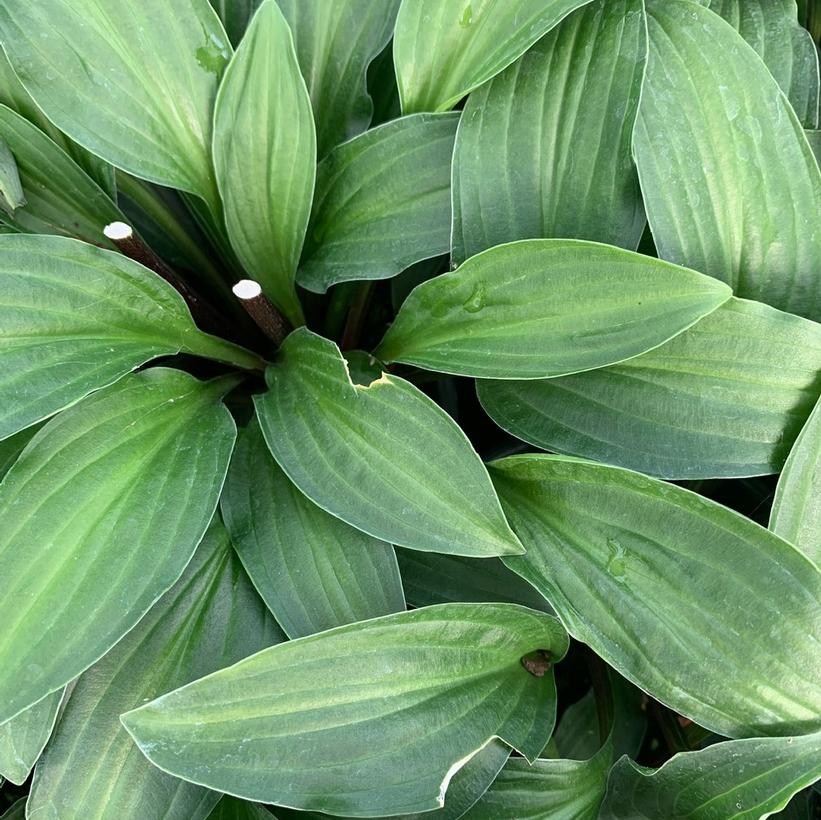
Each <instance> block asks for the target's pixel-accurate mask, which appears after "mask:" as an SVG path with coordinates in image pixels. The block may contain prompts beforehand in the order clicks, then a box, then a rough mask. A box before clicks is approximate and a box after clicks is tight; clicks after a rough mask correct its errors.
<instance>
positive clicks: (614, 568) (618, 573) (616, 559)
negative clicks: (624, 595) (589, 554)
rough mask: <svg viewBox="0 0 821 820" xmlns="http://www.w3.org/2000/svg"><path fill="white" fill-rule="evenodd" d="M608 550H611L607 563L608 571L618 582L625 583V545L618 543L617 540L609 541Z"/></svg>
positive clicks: (611, 539)
mask: <svg viewBox="0 0 821 820" xmlns="http://www.w3.org/2000/svg"><path fill="white" fill-rule="evenodd" d="M607 548H608V549H609V550H610V558H609V560H608V561H607V571H608V572H609V573H610V575H612V576H613V577H614V578H615V579H616V580H617V581H623V580H624V576H625V574H626V572H627V550H626V549H625V547H624V545H623V544H621V543H619V542H618V541H616V539H615V538H608V539H607Z"/></svg>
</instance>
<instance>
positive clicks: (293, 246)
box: [214, 0, 316, 324]
mask: <svg viewBox="0 0 821 820" xmlns="http://www.w3.org/2000/svg"><path fill="white" fill-rule="evenodd" d="M315 163H316V138H315V135H314V121H313V116H312V114H311V101H310V100H309V98H308V92H307V91H306V89H305V83H304V82H303V80H302V76H301V74H300V73H299V65H298V64H297V61H296V54H295V52H294V44H293V40H292V39H291V32H290V30H289V29H288V24H287V23H286V22H285V18H284V17H283V16H282V14H281V12H280V11H279V8H278V7H277V4H276V3H275V2H274V0H266V2H264V3H263V4H262V5H261V6H260V8H259V10H258V11H257V13H256V15H255V16H254V19H253V20H252V22H251V25H250V26H249V28H248V31H247V32H246V34H245V37H244V38H243V40H242V43H241V45H240V47H239V49H238V50H237V53H236V54H235V55H234V59H233V60H232V61H231V64H230V65H229V66H228V70H227V71H226V72H225V78H224V80H223V82H222V85H221V86H220V90H219V95H218V97H217V104H216V113H215V116H214V167H215V168H216V173H217V183H218V185H219V190H220V194H221V195H222V199H223V202H224V203H225V223H226V226H227V228H228V236H229V237H230V239H231V245H232V246H233V248H234V251H235V252H236V254H237V256H238V257H239V260H240V262H242V265H243V267H244V268H245V269H246V271H248V273H249V274H250V275H251V276H252V277H253V278H254V279H257V280H258V281H259V282H260V284H261V285H262V286H263V288H264V290H265V292H266V293H267V295H268V296H269V297H270V298H271V299H272V300H273V301H274V302H275V303H276V305H277V307H279V308H280V310H282V311H283V312H284V313H285V314H286V315H287V316H288V318H289V319H290V320H291V321H292V322H293V323H294V324H301V322H302V308H301V307H300V305H299V299H297V295H296V291H295V289H294V276H295V274H296V268H297V263H298V262H299V254H300V251H301V250H302V242H303V240H304V238H305V229H306V227H307V225H308V217H309V216H310V213H311V195H312V193H313V188H314V173H315Z"/></svg>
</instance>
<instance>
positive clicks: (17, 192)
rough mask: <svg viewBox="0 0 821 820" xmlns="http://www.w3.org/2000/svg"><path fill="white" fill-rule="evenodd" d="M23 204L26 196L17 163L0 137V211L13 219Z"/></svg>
mask: <svg viewBox="0 0 821 820" xmlns="http://www.w3.org/2000/svg"><path fill="white" fill-rule="evenodd" d="M25 204H26V195H25V193H24V192H23V184H22V183H21V182H20V171H19V170H18V168H17V162H16V161H15V159H14V154H12V152H11V149H10V148H9V144H8V143H7V142H6V140H5V139H4V138H3V136H2V135H0V211H4V212H5V214H6V216H12V217H13V216H14V212H15V211H16V210H17V209H18V208H21V207H22V206H23V205H25ZM4 221H6V222H7V220H4Z"/></svg>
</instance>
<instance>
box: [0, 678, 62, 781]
mask: <svg viewBox="0 0 821 820" xmlns="http://www.w3.org/2000/svg"><path fill="white" fill-rule="evenodd" d="M62 699H63V690H62V689H58V690H57V691H56V692H52V693H51V694H50V695H46V697H44V698H43V699H42V700H41V701H40V702H39V703H35V704H34V706H30V707H29V708H28V709H26V710H25V712H21V713H20V714H19V715H17V717H15V718H12V719H11V720H8V721H6V722H5V723H3V724H0V775H2V776H3V777H5V778H6V779H7V780H10V781H11V782H12V783H16V784H18V785H20V784H22V783H25V781H26V780H27V779H28V776H29V774H31V770H32V769H33V768H34V764H35V763H36V762H37V758H39V757H40V753H41V752H42V751H43V747H44V746H45V745H46V742H47V741H48V739H49V736H50V735H51V732H52V730H53V729H54V722H55V721H56V720H57V710H58V709H59V708H60V701H62Z"/></svg>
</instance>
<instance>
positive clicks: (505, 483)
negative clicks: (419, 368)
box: [492, 455, 821, 737]
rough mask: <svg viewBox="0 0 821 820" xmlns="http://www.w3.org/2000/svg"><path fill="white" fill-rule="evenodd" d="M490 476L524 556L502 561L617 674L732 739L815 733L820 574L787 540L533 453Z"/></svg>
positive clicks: (640, 485)
mask: <svg viewBox="0 0 821 820" xmlns="http://www.w3.org/2000/svg"><path fill="white" fill-rule="evenodd" d="M492 475H493V478H494V481H495V483H496V486H497V489H498V490H499V494H500V496H501V498H502V500H503V503H504V505H505V510H506V512H507V514H508V515H509V516H510V519H511V522H512V524H513V526H514V527H515V529H516V532H517V534H518V535H519V537H520V538H521V539H522V542H523V543H524V544H525V546H526V548H527V554H526V555H524V556H521V557H516V558H506V559H505V562H506V563H507V565H508V566H509V567H510V568H511V569H513V570H515V571H516V572H518V573H520V574H521V575H522V576H523V577H525V578H526V579H527V580H528V581H530V582H531V583H532V584H533V585H534V586H536V587H537V588H538V589H539V590H540V591H541V592H542V593H543V594H544V596H545V597H546V598H547V600H548V601H549V602H550V603H551V604H552V606H553V607H554V609H555V610H556V612H557V613H558V614H559V616H560V618H561V619H562V621H563V623H564V625H565V627H566V628H567V629H568V631H569V632H570V634H571V635H573V636H574V637H576V638H577V639H578V640H580V641H583V642H584V643H587V644H589V645H590V647H591V648H592V649H593V651H595V652H596V654H598V655H600V656H601V657H602V658H603V659H604V660H605V661H607V663H609V664H610V665H611V666H613V667H614V668H615V669H616V670H617V671H618V672H620V673H621V674H622V675H624V676H625V677H626V678H628V679H629V680H631V681H632V682H633V683H635V684H636V685H638V686H640V687H641V688H642V689H644V690H645V691H646V692H649V693H650V694H651V695H652V696H653V697H654V698H656V699H657V700H659V701H661V702H662V703H664V704H665V705H667V706H669V707H670V708H672V709H674V710H675V711H677V712H679V713H680V714H682V715H685V716H686V717H689V718H691V719H692V720H694V721H695V722H697V723H698V724H700V725H701V726H704V727H705V728H707V729H710V730H712V731H715V732H717V733H719V734H723V735H726V736H728V737H744V736H751V735H762V734H764V735H787V734H791V733H803V732H809V731H816V730H818V728H819V726H821V717H820V716H819V710H818V705H819V703H821V681H819V678H818V675H817V674H816V671H817V669H818V668H819V665H821V643H820V642H819V641H818V630H819V627H820V626H821V607H819V606H818V601H819V597H820V596H821V572H819V570H818V569H817V568H816V567H815V566H814V565H813V564H812V563H811V562H810V561H809V560H808V559H807V558H806V557H805V556H804V555H802V554H801V553H800V552H799V551H798V550H797V549H795V548H794V547H793V546H792V545H791V544H788V543H787V542H786V541H783V540H782V539H780V538H778V537H777V536H775V535H773V534H772V533H770V532H768V531H767V530H766V529H764V528H763V527H760V526H759V525H758V524H755V523H754V522H752V521H750V520H749V519H747V518H744V517H743V516H741V515H739V514H737V513H735V512H733V511H731V510H728V509H727V508H725V507H722V506H720V505H718V504H716V503H715V502H713V501H709V500H707V499H705V498H702V497H701V496H698V495H695V494H694V493H691V492H689V491H687V490H684V489H682V488H679V487H676V486H673V485H670V484H665V483H663V482H661V481H657V480H656V479H652V478H647V477H645V476H642V475H640V474H639V473H633V472H630V471H628V470H623V469H619V468H616V467H606V466H604V465H600V464H594V463H592V462H583V461H579V460H576V459H567V458H561V457H555V456H539V455H532V456H518V457H513V458H508V459H504V460H502V461H498V462H495V463H494V464H493V465H492ZM728 681H732V686H728Z"/></svg>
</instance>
